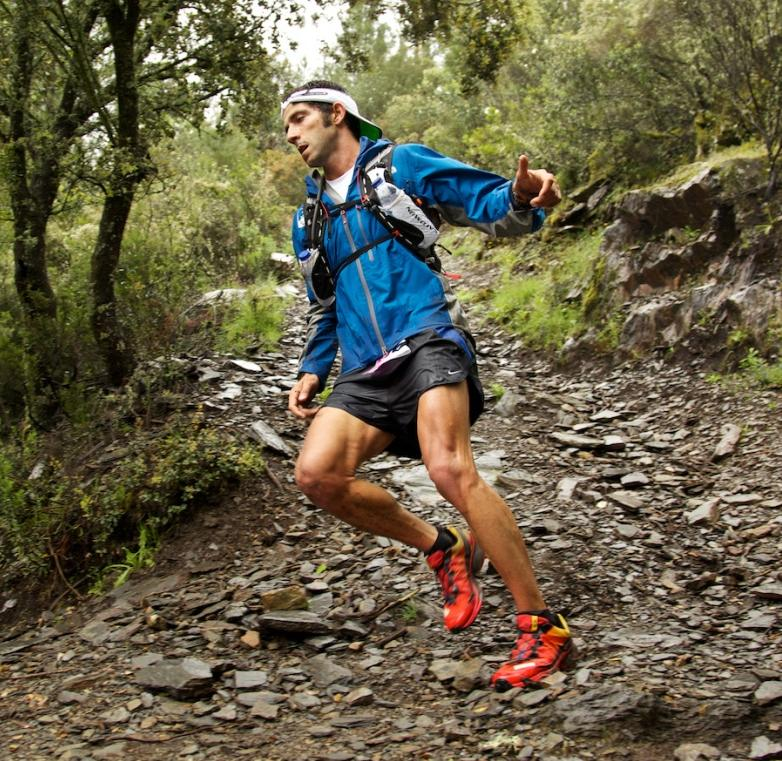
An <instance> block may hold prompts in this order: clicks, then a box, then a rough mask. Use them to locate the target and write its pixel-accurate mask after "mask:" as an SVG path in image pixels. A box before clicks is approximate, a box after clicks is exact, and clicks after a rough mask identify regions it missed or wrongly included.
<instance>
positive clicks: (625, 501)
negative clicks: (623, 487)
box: [608, 491, 644, 513]
mask: <svg viewBox="0 0 782 761" xmlns="http://www.w3.org/2000/svg"><path fill="white" fill-rule="evenodd" d="M608 497H609V499H612V500H613V501H614V502H616V503H617V504H618V505H621V506H622V507H623V508H625V509H626V510H628V511H629V512H631V513H637V512H639V511H640V509H641V508H642V507H643V504H644V503H643V500H642V499H640V497H638V496H636V495H635V494H633V493H632V492H630V491H612V492H610V493H609V495H608Z"/></svg>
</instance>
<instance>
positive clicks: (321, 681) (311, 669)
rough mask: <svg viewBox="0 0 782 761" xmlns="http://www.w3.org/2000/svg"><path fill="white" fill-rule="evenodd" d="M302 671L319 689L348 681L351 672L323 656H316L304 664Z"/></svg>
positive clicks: (351, 674)
mask: <svg viewBox="0 0 782 761" xmlns="http://www.w3.org/2000/svg"><path fill="white" fill-rule="evenodd" d="M303 668H304V670H305V671H306V672H307V673H308V674H309V675H310V676H311V677H312V681H313V682H315V684H317V685H318V686H319V687H328V686H329V685H330V684H334V683H335V682H342V681H350V680H351V679H352V678H353V672H352V671H351V670H350V669H347V668H345V667H344V666H340V665H339V664H338V663H336V662H335V661H332V660H331V659H330V658H328V657H326V656H325V655H316V656H314V657H312V658H310V659H309V660H307V661H306V662H305V663H304V666H303Z"/></svg>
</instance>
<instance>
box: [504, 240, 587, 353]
mask: <svg viewBox="0 0 782 761" xmlns="http://www.w3.org/2000/svg"><path fill="white" fill-rule="evenodd" d="M600 239H601V235H600V233H597V232H593V233H587V234H584V235H582V236H579V237H576V238H573V239H570V240H568V241H566V242H563V243H557V244H554V245H553V246H551V248H550V249H546V250H545V254H546V256H545V258H540V259H539V260H538V261H537V262H535V269H536V274H531V275H526V274H525V275H521V274H514V273H513V272H511V273H510V274H508V275H506V276H505V278H504V281H503V284H502V286H501V287H500V288H499V289H498V291H497V292H496V293H495V294H494V296H493V297H492V306H491V310H490V316H491V317H492V318H494V319H497V320H499V321H500V322H501V323H503V324H504V325H506V326H507V327H508V328H509V329H510V330H511V331H512V332H513V333H515V334H517V335H519V336H521V337H522V338H523V339H524V341H525V343H526V344H527V345H528V346H529V347H531V348H538V349H558V348H560V347H561V346H562V344H564V342H565V341H566V340H567V339H568V338H569V337H571V336H576V335H579V334H580V333H582V332H584V331H585V330H586V328H587V327H588V325H589V323H590V320H591V321H596V317H597V316H596V315H595V314H594V313H595V305H594V304H593V303H592V301H591V300H590V298H591V297H590V293H591V292H590V289H589V288H588V287H587V288H585V285H586V284H588V283H590V280H591V278H593V277H594V273H595V262H596V261H597V260H598V247H599V245H600ZM538 245H540V244H538Z"/></svg>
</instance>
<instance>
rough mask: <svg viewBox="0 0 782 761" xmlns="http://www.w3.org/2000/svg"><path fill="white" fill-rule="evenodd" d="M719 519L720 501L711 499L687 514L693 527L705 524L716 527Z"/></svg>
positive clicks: (688, 520)
mask: <svg viewBox="0 0 782 761" xmlns="http://www.w3.org/2000/svg"><path fill="white" fill-rule="evenodd" d="M719 519H720V510H719V499H710V500H708V501H707V502H704V503H703V504H701V505H698V507H696V508H695V509H694V510H690V512H688V513H687V523H689V524H690V525H691V526H700V525H703V524H705V523H710V524H711V525H714V524H715V523H716V522H717V521H718V520H719Z"/></svg>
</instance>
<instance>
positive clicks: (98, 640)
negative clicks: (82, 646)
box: [79, 621, 112, 645]
mask: <svg viewBox="0 0 782 761" xmlns="http://www.w3.org/2000/svg"><path fill="white" fill-rule="evenodd" d="M111 632H112V628H111V626H109V625H108V624H107V623H106V622H105V621H90V623H88V624H86V625H85V626H83V627H82V628H81V629H80V630H79V636H80V637H81V638H82V639H83V640H86V641H87V642H89V643H90V644H91V645H102V644H103V643H104V642H106V641H108V639H109V637H111Z"/></svg>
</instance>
